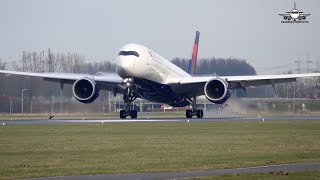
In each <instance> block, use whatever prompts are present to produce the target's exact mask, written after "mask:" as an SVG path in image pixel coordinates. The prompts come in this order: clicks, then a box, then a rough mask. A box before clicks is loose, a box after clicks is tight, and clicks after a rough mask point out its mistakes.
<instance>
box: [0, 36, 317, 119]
mask: <svg viewBox="0 0 320 180" xmlns="http://www.w3.org/2000/svg"><path fill="white" fill-rule="evenodd" d="M199 35H200V33H199V32H196V38H195V43H194V46H193V53H192V59H191V60H190V62H189V67H188V72H185V71H184V70H182V69H181V68H179V67H177V66H176V65H174V64H172V63H171V62H170V61H169V60H167V59H165V58H163V57H161V56H160V55H158V54H157V53H155V52H154V51H152V50H150V49H149V48H147V47H145V46H142V45H139V44H127V45H125V46H123V47H122V48H121V49H120V50H119V52H118V55H117V58H116V60H117V74H118V75H119V76H117V77H114V76H112V77H111V76H108V75H107V74H106V75H103V74H100V75H99V74H97V75H82V74H57V73H29V72H17V71H4V70H0V73H5V74H14V75H22V76H32V77H40V78H43V79H44V80H48V81H54V82H58V83H60V85H61V88H62V87H63V84H65V83H67V84H73V86H72V92H73V95H74V97H75V98H76V99H77V100H78V101H80V102H82V103H92V102H93V101H94V100H95V99H97V98H98V96H99V91H100V90H107V91H112V92H113V93H114V94H117V93H120V94H123V100H124V103H125V109H124V110H121V111H120V118H126V117H127V116H130V117H131V118H137V111H136V110H133V109H132V106H131V103H132V102H133V101H134V100H135V99H137V98H141V99H145V100H148V101H151V102H156V103H165V104H168V105H170V106H173V107H185V106H190V105H191V107H192V108H191V109H188V110H186V117H187V118H192V117H193V116H196V117H198V118H203V110H201V109H199V108H198V107H197V104H196V102H197V101H196V99H197V97H198V96H201V95H205V96H206V98H207V99H208V100H209V101H211V102H212V103H217V104H222V103H224V102H226V101H227V100H228V99H229V98H230V96H231V90H232V89H239V88H240V89H243V90H244V91H245V92H246V88H247V87H251V86H260V85H267V84H272V85H273V86H274V85H275V84H277V83H286V82H294V81H296V79H297V78H301V77H313V76H320V73H310V74H286V75H257V76H210V77H194V76H193V73H194V71H195V67H196V62H197V54H198V43H199Z"/></svg>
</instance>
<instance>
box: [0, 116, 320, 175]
mask: <svg viewBox="0 0 320 180" xmlns="http://www.w3.org/2000/svg"><path fill="white" fill-rule="evenodd" d="M319 139H320V121H272V122H271V121H270V122H266V121H265V122H197V123H191V122H190V123H187V122H185V123H182V122H180V123H173V122H172V123H114V124H113V123H105V124H73V125H6V126H0V179H13V178H27V177H47V176H61V175H79V174H99V173H120V172H156V171H184V170H199V169H213V168H232V167H247V166H260V165H270V164H281V163H296V162H313V161H320V141H319Z"/></svg>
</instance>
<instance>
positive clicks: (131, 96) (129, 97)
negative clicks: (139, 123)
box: [120, 78, 138, 119]
mask: <svg viewBox="0 0 320 180" xmlns="http://www.w3.org/2000/svg"><path fill="white" fill-rule="evenodd" d="M132 81H133V80H132V78H126V79H124V80H123V84H124V85H125V86H127V88H126V89H125V93H124V95H123V101H124V103H125V110H121V111H120V118H121V119H125V118H126V117H127V116H130V117H131V118H132V119H136V118H137V117H138V112H137V110H132V109H131V108H132V106H131V104H132V102H133V101H134V100H135V99H137V97H138V96H137V93H136V91H135V89H134V88H132Z"/></svg>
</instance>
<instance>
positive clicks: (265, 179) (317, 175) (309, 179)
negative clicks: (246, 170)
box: [193, 171, 320, 180]
mask: <svg viewBox="0 0 320 180" xmlns="http://www.w3.org/2000/svg"><path fill="white" fill-rule="evenodd" d="M216 179H219V180H220V179H221V180H229V179H245V180H251V179H252V180H256V179H259V180H269V179H270V180H274V179H290V180H295V179H306V180H313V179H315V180H316V179H320V171H311V172H294V173H292V172H289V173H288V174H287V175H284V174H283V173H257V174H241V175H223V176H211V177H199V178H193V180H216Z"/></svg>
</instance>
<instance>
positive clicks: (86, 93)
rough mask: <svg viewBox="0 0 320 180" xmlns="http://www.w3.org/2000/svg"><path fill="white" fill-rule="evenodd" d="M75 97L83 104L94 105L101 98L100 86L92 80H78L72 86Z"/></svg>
mask: <svg viewBox="0 0 320 180" xmlns="http://www.w3.org/2000/svg"><path fill="white" fill-rule="evenodd" d="M72 92H73V96H74V97H75V98H76V99H77V100H78V101H80V102H82V103H86V104H87V103H92V102H93V101H94V100H96V99H97V97H98V96H99V86H98V84H97V83H96V82H95V81H94V80H92V79H90V78H83V79H78V80H77V81H76V82H74V84H73V86H72Z"/></svg>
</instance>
